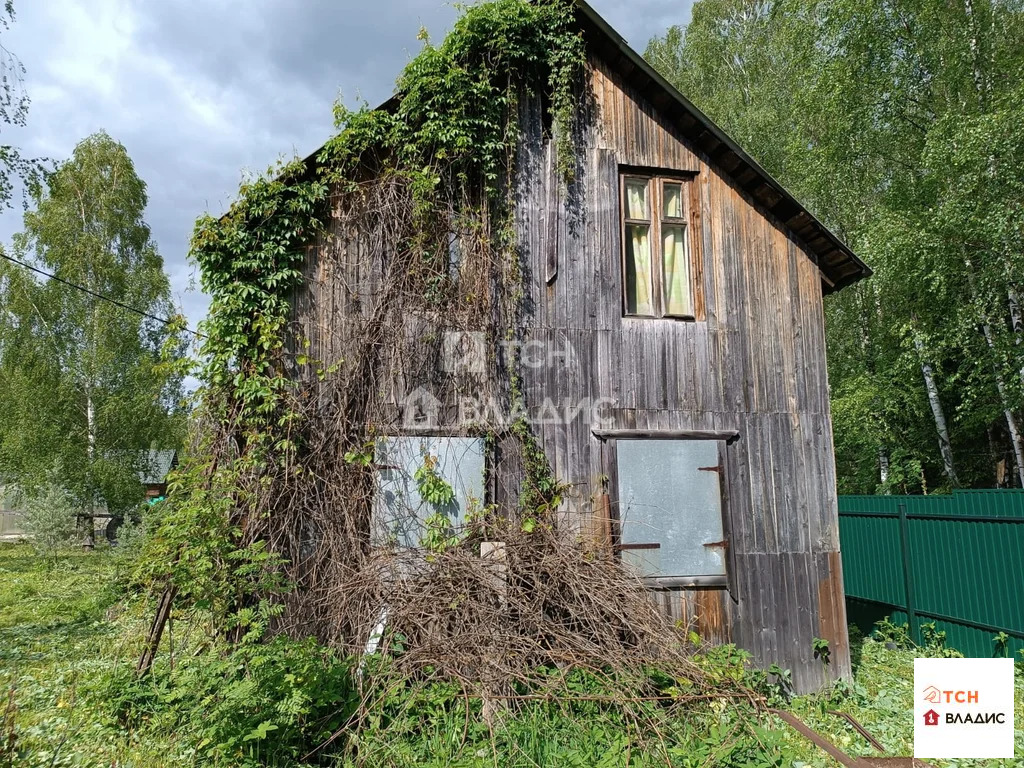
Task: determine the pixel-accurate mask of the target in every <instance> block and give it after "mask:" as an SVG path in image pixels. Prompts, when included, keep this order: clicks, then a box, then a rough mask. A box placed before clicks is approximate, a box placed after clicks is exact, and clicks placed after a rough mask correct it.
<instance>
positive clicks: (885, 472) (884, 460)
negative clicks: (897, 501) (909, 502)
mask: <svg viewBox="0 0 1024 768" xmlns="http://www.w3.org/2000/svg"><path fill="white" fill-rule="evenodd" d="M878 479H879V482H880V483H881V484H882V485H885V484H886V483H888V482H889V454H888V453H887V452H886V450H885V446H881V447H879V449H878ZM889 493H891V491H890V490H889V489H888V488H886V489H885V494H886V495H887V496H888V495H889Z"/></svg>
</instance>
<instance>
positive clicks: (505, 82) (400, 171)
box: [138, 0, 585, 615]
mask: <svg viewBox="0 0 1024 768" xmlns="http://www.w3.org/2000/svg"><path fill="white" fill-rule="evenodd" d="M573 13H574V11H573V6H572V3H570V2H568V1H567V0H546V1H544V2H525V0H496V1H495V2H490V3H483V4H480V5H477V6H473V7H471V8H466V9H465V11H464V13H463V15H462V17H461V18H460V20H459V21H458V22H457V23H456V25H455V28H454V29H453V31H452V33H451V34H450V35H449V36H448V37H447V38H446V39H445V41H444V42H443V43H442V44H441V45H440V46H433V45H431V44H429V43H426V44H425V45H424V48H423V50H422V51H421V52H420V53H419V54H418V55H417V56H416V57H415V58H414V59H413V60H412V61H411V62H410V63H409V64H408V66H407V67H406V69H405V71H404V72H403V74H402V75H401V77H400V78H399V80H398V92H399V93H398V97H397V98H396V99H395V100H393V101H392V102H390V103H389V104H388V105H386V106H385V107H384V108H381V109H369V108H366V107H363V108H360V109H357V110H348V109H346V108H345V107H344V106H342V105H340V104H339V105H338V106H337V108H336V113H335V118H336V123H337V126H338V129H339V132H338V133H337V135H336V136H334V137H333V138H331V139H330V140H329V141H328V142H327V143H326V144H325V146H324V148H323V150H322V151H321V152H320V153H319V155H318V157H317V159H316V163H315V164H311V165H310V166H307V165H305V164H304V163H302V162H300V161H295V162H291V163H287V164H283V165H280V166H278V167H276V168H273V169H271V170H270V172H269V173H268V174H267V175H266V176H263V177H260V178H255V179H250V180H248V181H246V182H245V183H244V184H243V185H242V187H241V189H240V190H239V195H238V199H237V200H236V201H235V202H234V203H233V204H232V206H231V208H230V210H229V211H228V213H227V214H225V215H224V216H222V217H220V218H214V217H212V216H206V217H203V218H201V219H200V220H199V221H198V222H197V224H196V227H195V231H194V234H193V238H192V245H191V258H192V259H193V260H194V261H195V262H196V264H197V265H198V266H199V269H200V273H201V286H202V288H203V290H204V291H205V292H206V293H207V294H208V295H209V296H210V308H209V312H208V316H207V320H206V321H205V322H204V323H203V326H202V331H203V333H204V340H203V344H202V349H201V359H202V360H203V364H202V367H201V369H200V371H199V377H200V379H201V380H202V382H203V385H204V386H203V390H202V393H201V394H202V401H203V419H202V420H203V422H204V423H205V424H207V425H209V426H210V427H212V429H211V430H210V431H211V433H212V434H211V435H209V436H208V439H207V440H206V442H205V443H203V444H202V445H201V446H200V447H199V449H198V450H196V451H195V452H194V453H193V455H192V456H191V457H190V458H189V459H188V461H187V462H186V463H185V465H184V466H183V468H182V471H181V472H180V473H179V476H178V479H177V480H176V482H175V483H174V487H173V490H172V493H171V502H170V506H169V510H168V512H167V515H166V517H165V519H164V524H163V525H162V526H160V528H159V529H158V530H157V532H156V534H155V535H154V537H153V540H152V542H151V544H150V545H149V547H148V549H147V552H146V556H145V557H144V558H143V566H142V568H140V571H139V574H138V576H139V578H140V579H141V580H143V581H144V582H145V581H146V580H148V582H149V583H152V582H161V581H162V580H163V579H165V578H170V579H171V580H172V581H173V582H174V583H175V584H176V585H178V587H179V600H181V601H189V604H192V605H195V606H197V607H200V608H202V609H204V610H214V611H215V612H225V613H224V614H223V615H227V614H229V613H230V612H231V611H232V610H234V608H233V606H239V605H243V604H245V602H246V601H247V600H249V599H253V598H256V597H257V596H259V595H262V594H264V590H266V589H267V588H273V589H280V588H282V587H284V586H285V585H283V584H271V583H270V582H272V573H273V572H274V570H275V567H276V565H280V561H277V562H276V563H275V561H274V560H273V558H272V557H271V556H270V554H269V553H268V552H266V551H264V550H261V549H260V545H259V544H258V543H257V544H250V543H244V542H243V541H242V538H243V537H242V528H241V526H240V520H241V519H242V518H244V516H245V514H246V510H248V509H251V505H252V503H253V501H254V500H255V499H258V498H261V494H263V493H265V492H266V491H267V489H268V488H269V484H270V483H271V482H272V480H271V478H272V477H273V476H275V475H278V476H280V473H282V472H287V473H294V475H298V474H300V473H301V472H302V471H303V467H302V466H301V456H302V447H303V446H302V437H301V434H302V432H301V426H302V425H301V423H300V417H299V415H298V409H297V408H296V407H295V404H294V402H293V401H292V399H291V398H292V397H293V395H294V394H295V387H296V380H297V376H296V369H297V367H307V366H310V365H311V364H312V361H311V360H310V359H309V355H308V352H307V349H308V344H304V345H303V348H302V351H301V352H298V353H295V354H291V353H290V352H288V351H286V349H285V336H286V327H287V324H288V322H289V311H290V299H291V296H292V295H293V292H294V290H295V289H296V287H298V286H299V284H300V282H301V279H302V273H301V269H300V268H301V265H302V263H303V260H304V259H305V251H304V248H305V247H306V246H307V245H309V244H310V243H313V242H315V240H316V238H317V237H318V236H319V235H320V234H322V233H323V231H324V225H325V222H326V221H327V219H328V217H329V215H330V212H329V205H328V203H329V196H330V195H331V194H334V193H339V192H340V193H353V194H354V193H356V190H357V189H358V181H359V180H360V179H362V178H364V177H365V175H366V173H367V172H368V171H371V172H372V173H373V174H374V175H375V176H376V177H378V178H380V179H388V178H393V179H399V180H401V181H402V183H403V184H404V185H405V187H406V188H407V189H409V190H410V192H411V196H412V204H413V212H414V225H415V226H414V227H413V232H412V234H410V236H409V239H410V242H409V243H408V244H407V247H408V249H409V252H410V254H412V255H413V256H412V257H413V262H412V263H411V264H410V265H409V270H410V272H413V273H415V272H418V271H422V272H424V273H425V274H436V273H437V272H438V270H436V269H434V270H431V269H429V268H428V267H430V266H431V265H433V263H434V262H435V261H436V260H437V259H438V258H441V255H440V252H441V251H442V250H443V251H444V254H443V256H444V257H445V258H447V240H446V239H445V240H444V244H443V247H442V245H439V243H438V242H433V241H432V240H431V239H430V238H431V236H432V235H431V233H434V232H435V231H436V230H438V229H444V231H445V236H446V237H447V234H448V232H449V229H448V221H447V220H446V219H443V218H442V214H441V213H440V212H441V211H456V212H458V211H466V212H467V213H465V214H459V216H460V221H461V220H465V223H466V224H467V226H469V227H470V228H471V229H472V226H473V225H474V222H475V226H476V227H477V228H478V229H479V226H480V225H479V219H480V218H481V217H482V216H486V217H488V218H489V219H490V220H491V221H493V222H495V227H494V232H493V233H492V234H489V235H487V236H488V237H490V238H492V240H493V248H494V250H495V252H496V253H497V254H500V255H501V256H502V257H503V258H507V260H508V261H509V262H510V266H509V271H510V272H511V273H513V274H515V273H516V272H517V269H516V268H515V267H514V266H513V263H514V262H515V261H516V259H517V256H516V254H515V252H514V248H513V246H514V238H513V237H512V234H511V231H512V230H511V224H510V223H509V222H510V219H509V214H508V211H509V210H510V209H511V206H510V205H509V204H508V200H507V196H508V195H509V194H510V190H511V186H510V185H511V181H512V176H513V174H514V171H515V160H516V149H517V145H516V140H517V137H518V119H519V112H518V108H519V103H520V100H521V99H522V98H523V97H525V96H530V95H535V94H540V93H543V94H544V95H546V96H547V99H548V105H549V110H550V113H551V117H552V124H553V126H554V128H553V130H554V138H555V141H556V143H557V146H558V150H559V153H558V154H559V163H560V166H561V168H562V170H563V175H564V177H565V178H566V181H568V180H569V179H570V178H571V173H572V169H573V168H574V167H575V162H576V158H575V135H576V131H575V128H576V126H574V124H573V120H574V115H575V114H576V110H575V104H576V98H575V93H576V89H577V87H578V86H579V85H580V83H581V81H582V80H581V78H582V75H583V65H584V61H585V57H584V49H583V42H582V39H581V37H580V34H579V32H578V31H577V30H576V28H575V24H574V22H573ZM481 188H483V189H484V190H486V194H485V195H484V196H483V198H482V199H481V196H480V191H481ZM469 212H475V218H474V215H472V214H471V213H469ZM503 222H504V223H503ZM421 267H424V268H425V269H421ZM437 287H438V286H431V285H426V286H425V287H424V291H425V293H426V295H427V299H426V301H428V302H429V301H433V300H436V297H437V295H439V292H438V291H437V290H435V289H436V288H437ZM520 293H521V291H520ZM431 297H435V298H431ZM328 373H329V371H324V370H321V369H319V368H318V369H317V375H318V377H319V378H321V379H322V378H323V377H324V376H326V375H327V374H328ZM354 441H360V442H361V443H362V445H361V447H356V448H353V447H348V446H346V447H347V448H348V450H346V451H345V453H344V458H345V461H346V462H347V463H348V464H350V465H354V466H355V467H363V468H368V467H369V466H370V465H371V464H372V459H373V454H374V450H373V444H372V439H371V436H370V435H359V436H355V439H354ZM243 478H249V479H253V478H257V482H256V483H250V482H245V481H243ZM416 481H417V484H418V485H419V486H420V491H421V495H422V496H423V497H424V498H425V499H427V500H428V501H429V502H430V503H432V504H435V505H436V506H442V507H443V506H445V505H447V504H449V503H450V502H451V501H452V500H453V498H454V495H453V492H452V490H451V488H450V487H448V486H447V484H445V483H443V480H441V478H440V477H437V476H436V473H433V472H431V471H430V467H426V468H425V469H423V471H422V472H418V473H417V477H416ZM254 486H258V487H254ZM432 535H433V538H432V539H431V541H432V542H433V546H437V547H442V546H446V541H447V538H448V536H447V534H446V533H445V531H444V530H443V529H442V527H441V526H440V524H438V525H436V526H434V527H433V528H432Z"/></svg>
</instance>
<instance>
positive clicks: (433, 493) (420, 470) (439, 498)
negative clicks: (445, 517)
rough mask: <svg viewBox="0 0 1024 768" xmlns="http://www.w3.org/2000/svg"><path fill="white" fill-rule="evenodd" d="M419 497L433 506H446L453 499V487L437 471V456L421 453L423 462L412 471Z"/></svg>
mask: <svg viewBox="0 0 1024 768" xmlns="http://www.w3.org/2000/svg"><path fill="white" fill-rule="evenodd" d="M413 480H415V481H416V490H417V492H418V493H419V495H420V498H421V499H423V500H424V501H425V502H427V503H428V504H430V505H431V506H433V507H447V506H448V505H449V504H451V503H452V502H453V501H455V489H454V488H452V487H451V485H449V484H448V481H446V480H445V479H444V478H443V477H441V474H440V473H439V472H438V471H437V457H436V456H432V455H430V454H429V453H425V454H424V455H423V463H422V464H421V465H420V466H418V467H417V468H416V471H415V472H413Z"/></svg>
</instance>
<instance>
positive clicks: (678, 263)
mask: <svg viewBox="0 0 1024 768" xmlns="http://www.w3.org/2000/svg"><path fill="white" fill-rule="evenodd" d="M666 192H667V190H666ZM666 202H667V195H666ZM666 207H667V206H666ZM661 234H662V246H663V250H662V256H663V258H664V275H665V314H666V315H692V314H693V307H692V305H691V303H690V271H689V259H687V257H686V227H680V226H669V225H663V226H662V232H661Z"/></svg>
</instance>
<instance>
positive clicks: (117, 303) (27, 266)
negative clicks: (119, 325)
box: [0, 251, 203, 338]
mask: <svg viewBox="0 0 1024 768" xmlns="http://www.w3.org/2000/svg"><path fill="white" fill-rule="evenodd" d="M0 259H6V260H7V261H9V262H11V263H12V264H17V265H18V266H19V267H24V268H25V269H27V270H30V271H31V272H35V273H36V274H38V275H42V276H43V277H48V278H49V279H51V280H56V281H57V282H58V283H60V284H62V285H66V286H68V287H69V288H74V289H75V290H76V291H81V292H82V293H87V294H89V295H90V296H92V297H93V298H96V299H99V300H101V301H106V302H109V303H111V304H113V305H114V306H117V307H120V308H121V309H126V310H128V311H129V312H134V313H135V314H136V315H141V316H142V317H145V318H148V319H150V320H155V321H156V322H158V323H163V324H164V325H171V324H173V323H174V321H173V320H171V319H169V318H166V317H157V316H156V315H151V314H150V313H149V312H145V311H143V310H141V309H139V308H138V307H133V306H131V305H130V304H125V303H124V302H123V301H118V300H117V299H113V298H111V297H110V296H104V295H103V294H102V293H96V291H93V290H90V289H89V288H86V287H85V286H84V285H79V284H78V283H73V282H71V281H70V280H65V279H64V278H63V277H57V275H54V274H51V273H50V272H47V271H46V270H45V269H40V268H39V267H34V266H32V265H31V264H28V263H26V262H24V261H21V260H20V259H16V258H14V257H13V256H8V255H7V254H6V253H4V252H3V251H0ZM182 329H183V330H185V331H188V332H189V333H191V334H192V335H193V336H198V337H200V338H202V336H203V334H201V333H199V331H193V330H192V329H191V328H189V327H188V326H187V325H186V326H183V327H182Z"/></svg>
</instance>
